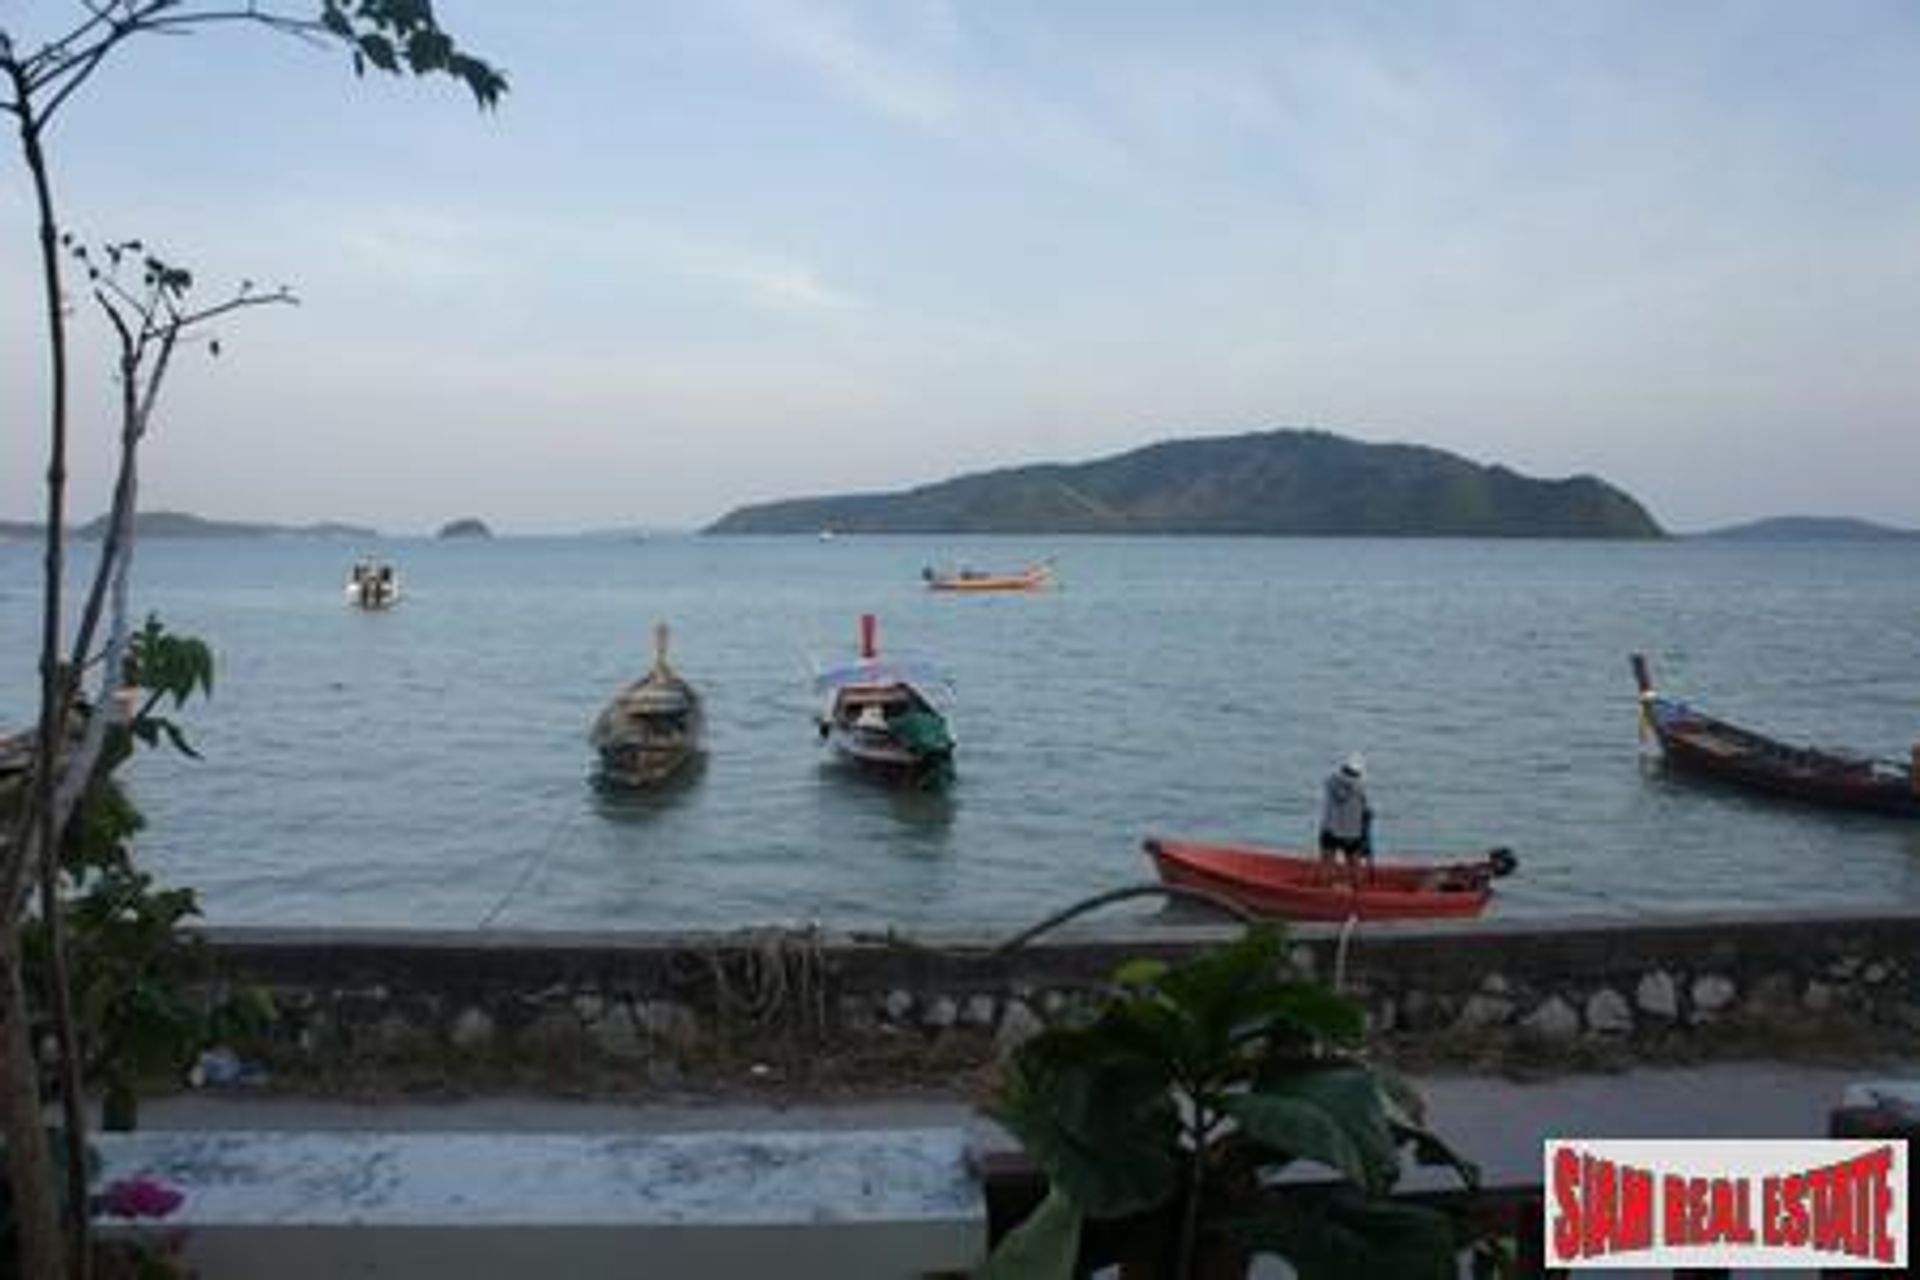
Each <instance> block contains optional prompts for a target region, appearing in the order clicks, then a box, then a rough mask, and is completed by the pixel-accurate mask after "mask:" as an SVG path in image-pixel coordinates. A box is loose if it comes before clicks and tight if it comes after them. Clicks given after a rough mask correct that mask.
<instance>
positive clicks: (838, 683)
mask: <svg viewBox="0 0 1920 1280" xmlns="http://www.w3.org/2000/svg"><path fill="white" fill-rule="evenodd" d="M862 684H875V685H887V684H906V685H913V686H915V687H916V688H917V687H922V686H929V685H942V686H947V687H951V684H952V682H951V681H949V680H948V679H947V676H946V673H945V672H943V671H941V670H940V668H939V667H937V666H935V665H934V664H933V663H931V662H928V661H926V660H925V659H918V658H863V659H861V660H860V661H858V662H847V663H842V664H841V665H839V666H834V667H827V668H825V669H824V670H822V671H820V672H818V673H816V674H815V675H814V677H813V691H814V692H815V693H830V692H832V691H834V690H836V689H845V688H848V687H850V686H853V685H862Z"/></svg>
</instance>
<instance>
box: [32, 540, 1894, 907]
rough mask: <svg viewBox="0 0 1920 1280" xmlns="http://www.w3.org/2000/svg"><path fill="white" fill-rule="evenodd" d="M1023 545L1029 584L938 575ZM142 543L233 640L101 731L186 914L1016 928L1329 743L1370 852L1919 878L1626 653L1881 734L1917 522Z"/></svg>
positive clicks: (1614, 902)
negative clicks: (1746, 786)
mask: <svg viewBox="0 0 1920 1280" xmlns="http://www.w3.org/2000/svg"><path fill="white" fill-rule="evenodd" d="M89 554H91V553H90V551H89V550H88V548H87V547H86V546H85V545H84V544H82V545H81V546H80V547H78V548H76V555H77V557H78V559H79V561H80V564H79V565H78V567H79V568H80V569H82V570H84V568H85V567H86V565H85V560H86V557H87V556H88V555H89ZM365 555H377V556H381V557H384V558H386V559H388V560H390V561H391V562H392V563H393V564H394V565H395V566H396V567H397V568H398V570H399V572H400V574H401V577H402V581H403V584H404V591H405V595H404V599H403V601H402V602H401V604H400V605H399V606H398V607H397V608H394V609H393V610H391V611H388V612H384V613H364V612H360V611H358V610H355V609H352V608H349V607H347V606H346V604H345V603H344V594H343V591H342V584H343V582H344V580H345V578H346V575H347V571H348V569H349V567H350V565H351V564H352V562H353V561H354V560H355V559H356V558H358V557H361V556H365ZM1043 558H1050V559H1051V560H1052V561H1053V563H1054V566H1055V570H1056V574H1057V583H1058V588H1057V589H1056V590H1051V591H1047V592H1043V593H1035V594H1015V595H977V596H953V595H945V594H936V593H932V592H929V591H927V590H926V589H925V588H924V586H923V584H922V581H921V572H922V569H923V568H925V567H928V566H938V567H955V566H960V565H971V566H974V567H978V568H982V569H996V570H1005V569H1012V568H1018V567H1020V566H1023V565H1026V564H1028V563H1030V562H1033V561H1036V560H1040V559H1043ZM39 572H40V564H39V556H38V549H37V548H36V547H35V546H33V545H31V544H27V543H11V544H6V545H4V546H0V654H4V655H5V665H4V669H3V670H0V726H9V727H17V726H22V725H25V724H27V723H29V722H30V721H31V719H32V716H33V706H34V681H35V676H34V662H35V655H36V653H37V634H38V632H37V628H38V575H39ZM135 582H136V588H135V596H136V602H137V609H138V611H139V612H140V613H141V614H142V615H144V614H145V613H147V612H154V613H158V614H159V615H160V616H161V617H162V618H163V619H164V620H165V621H166V622H167V624H168V625H170V626H171V627H173V628H174V629H176V630H179V631H184V632H188V633H192V634H195V635H198V636H200V637H201V638H203V639H205V640H206V641H208V642H209V643H210V644H211V645H212V647H213V648H214V650H215V652H216V654H217V658H218V671H217V680H216V685H215V688H214V692H213V696H212V698H211V699H210V700H207V701H205V702H198V701H196V702H194V703H192V704H190V705H188V706H187V707H185V708H183V709H181V710H180V711H179V712H178V717H179V719H180V720H181V721H182V723H183V724H184V725H186V726H187V728H188V731H189V733H190V735H191V738H192V741H193V742H194V744H195V745H196V747H197V748H198V750H199V752H200V756H201V758H200V759H198V760H192V759H186V758H184V757H179V756H175V755H171V754H162V753H147V754H145V755H143V756H142V757H141V758H139V759H138V760H137V761H136V762H135V763H134V764H133V765H131V766H130V767H129V771H128V776H129V780H130V783H131V786H132V790H133V792H134V795H135V797H136V800H137V802H138V803H139V804H140V806H141V807H142V808H143V809H144V811H145V813H146V815H147V818H148V827H147V829H146V830H145V831H144V832H143V833H142V834H141V836H140V838H139V846H140V852H141V854H142V856H143V858H144V859H145V862H146V865H148V866H149V867H150V868H151V869H152V870H154V871H155V872H156V874H158V875H159V876H160V877H161V878H162V879H164V880H166V881H168V882H170V883H175V884H183V885H190V886H192V887H193V888H194V889H196V890H197V891H198V894H199V898H200V902H201V905H202V908H203V910H204V912H205V916H206V918H207V919H208V920H209V921H210V922H212V923H215V924H267V923H275V924H296V923H297V924H329V925H332V924H339V925H381V926H414V927H426V928H449V929H473V928H488V929H522V928H537V929H559V928H566V929H596V930H597V929H647V930H665V929H685V928H702V929H706V928H714V929H730V928H744V927H750V926H762V925H784V926H797V925H804V924H810V923H818V924H821V925H823V926H826V927H828V928H836V929H868V928H875V929H877V928H895V929H900V930H903V931H908V932H920V933H952V932H956V931H971V930H980V931H992V930H996V929H1006V928H1012V927H1015V926H1018V925H1021V924H1025V923H1029V922H1031V921H1034V920H1036V919H1038V918H1040V917H1042V916H1044V915H1046V914H1048V913H1049V912H1051V911H1053V910H1055V909H1056V908H1059V907H1062V906H1065V905H1067V904H1069V903H1072V902H1074V901H1075V900H1077V899H1080V898H1083V897H1086V896H1088V895H1092V894H1095V893H1098V892H1101V891H1103V890H1107V889H1114V888H1119V887H1122V886H1125V885H1129V884H1137V883H1141V882H1144V881H1148V880H1150V879H1151V878H1152V871H1151V867H1150V865H1149V863H1148V861H1147V859H1146V858H1145V856H1144V855H1143V853H1142V851H1141V841H1142V839H1143V838H1144V837H1146V836H1149V835H1153V834H1162V835H1176V836H1185V837H1193V838H1202V839H1218V840H1230V841H1248V842H1255V843H1261V844H1266V845H1273V846H1295V847H1303V846H1310V845H1311V844H1312V842H1313V840H1314V836H1315V833H1316V829H1317V808H1318V802H1319V795H1320V788H1321V783H1322V780H1323V779H1324V777H1325V776H1326V774H1327V773H1328V772H1329V771H1330V770H1331V769H1332V768H1333V767H1334V766H1335V765H1336V764H1337V763H1338V761H1339V760H1340V759H1341V758H1342V757H1344V756H1345V755H1346V754H1347V753H1349V752H1351V751H1355V750H1358V751H1362V752H1364V753H1365V755H1366V758H1367V761H1368V783H1369V787H1370V790H1371V793H1372V797H1373V804H1374V808H1375V810H1376V811H1377V814H1378V817H1377V824H1376V841H1377V844H1378V846H1379V850H1380V855H1381V857H1382V858H1388V857H1393V856H1396V855H1402V854H1404V855H1408V856H1414V855H1419V856H1446V857H1466V856H1472V855H1476V854H1478V853H1480V852H1481V851H1484V850H1485V849H1487V848H1489V847H1492V846H1495V845H1505V846H1508V847H1510V848H1512V849H1513V850H1514V851H1515V853H1516V854H1517V856H1518V858H1519V870H1518V872H1517V873H1516V874H1515V875H1514V876H1513V877H1512V878H1510V879H1508V880H1505V881H1502V882H1500V884H1499V886H1498V889H1499V892H1498V896H1497V898H1496V899H1495V902H1494V904H1493V906H1492V908H1491V914H1492V915H1493V916H1494V917H1506V918H1515V919H1536V920H1537V919H1557V918H1565V917H1608V918H1631V917H1656V916H1661V915H1665V914H1670V913H1679V912H1699V911H1719V910H1725V911H1745V910H1753V909H1761V910H1782V909H1784V910H1808V911H1814V910H1828V909H1873V908H1889V907H1900V906H1911V905H1914V904H1916V903H1920V822H1912V821H1907V822H1902V821H1900V820H1898V819H1888V818H1877V817H1872V816H1862V815H1851V814H1839V813H1829V812H1823V811H1819V810H1813V809H1807V808H1801V807H1798V806H1795V805H1792V804H1789V803H1785V802H1780V801H1774V800H1769V799H1766V798H1763V797H1758V796H1753V795H1748V794H1744V793H1740V792H1736V791H1730V790H1727V789H1724V788H1722V787H1717V786H1713V785H1704V784H1701V783H1698V782H1692V781H1687V780H1684V779H1681V778H1676V777H1670V776H1668V775H1667V774H1666V773H1665V772H1664V771H1663V770H1662V769H1661V768H1660V767H1659V764H1658V761H1657V757H1654V756H1651V755H1650V754H1649V751H1650V748H1649V745H1648V744H1647V743H1645V742H1643V741H1642V739H1641V736H1640V734H1639V732H1638V723H1637V716H1636V704H1635V697H1634V687H1633V683H1632V680H1631V678H1630V675H1629V672H1628V665H1627V657H1628V654H1629V653H1632V652H1634V651H1644V652H1645V653H1646V654H1647V655H1648V656H1649V658H1650V659H1651V660H1652V663H1653V668H1654V673H1655V676H1656V680H1657V681H1658V683H1659V685H1660V686H1661V688H1662V689H1663V691H1665V692H1668V693H1671V694H1674V695H1677V696H1680V697H1684V698H1686V699H1688V700H1690V701H1692V702H1694V703H1696V704H1697V705H1699V706H1701V707H1702V708H1704V709H1707V710H1710V711H1712V712H1713V713H1715V714H1718V715H1720V716H1722V717H1723V718H1727V719H1731V720H1734V721H1736V722H1739V723H1742V724H1746V725H1749V726H1751V727H1754V728H1759V729H1762V730H1764V731H1767V732H1770V733H1773V734H1775V735H1776V736H1781V737H1786V738H1791V739H1796V740H1801V741H1807V742H1813V743H1818V744H1823V745H1843V746H1846V747H1849V748H1851V749H1854V750H1856V751H1860V752H1863V753H1869V754H1878V755H1885V756H1889V757H1892V758H1895V759H1901V760H1904V759H1905V758H1906V756H1907V752H1908V750H1909V749H1910V746H1911V744H1912V743H1913V742H1914V741H1915V739H1916V738H1917V737H1920V543H1916V542H1905V543H1901V542H1887V543H1874V542H1845V543H1843V542H1822V543H1811V542H1809V543H1750V542H1734V541H1716V540H1703V539H1674V540H1669V541H1659V542H1559V541H1532V540H1526V541H1475V540H1452V539H1450V540H1422V539H1379V540H1370V539H1362V540H1346V539H1312V538H1300V539H1266V538H1148V537H1132V538H1074V537H994V538H985V537H967V538H954V537H856V536H845V535H843V536H840V537H836V538H833V539H831V540H823V539H820V538H816V537H804V538H801V537H794V538H752V537H725V538H720V537H700V536H691V535H689V536H650V537H646V538H644V539H614V538H598V539H589V538H499V539H494V540H491V541H432V540H404V539H400V540H385V541H369V542H347V541H330V540H318V539H262V540H206V541H194V540H178V541H174V540H168V541H160V540H153V541H149V542H147V543H145V544H143V545H141V546H140V548H139V551H138V560H137V564H136V567H135ZM863 613H871V614H874V615H876V617H877V618H878V620H879V622H878V626H879V637H880V647H881V650H882V652H883V653H891V654H898V655H901V656H915V657H919V658H925V659H930V660H932V661H934V662H936V663H938V664H939V665H940V666H941V667H942V668H943V669H944V670H945V671H946V672H947V674H948V687H947V688H946V689H944V690H943V691H941V693H940V695H939V696H940V697H941V699H942V704H943V707H944V709H945V710H947V711H948V713H949V716H950V720H951V724H952V727H953V732H954V735H955V737H956V739H957V741H958V744H959V745H958V754H957V764H958V778H957V781H956V782H955V784H954V785H953V786H952V787H951V788H950V789H949V790H947V791H946V792H944V793H936V794H929V793H924V792H918V791H902V790H897V789H889V788H887V787H884V786H880V785H876V784H875V783H874V782H872V781H871V780H869V779H867V778H866V777H863V776H861V775H858V774H856V773H853V772H850V771H849V770H848V769H846V768H845V767H843V766H841V765H839V764H836V763H835V762H833V761H832V760H830V759H828V758H827V757H826V756H825V755H823V752H822V748H821V746H820V743H819V741H818V737H817V735H816V733H815V729H814V723H813V718H812V717H813V713H814V711H815V710H816V708H817V705H818V704H817V701H816V698H815V695H814V693H813V691H812V685H811V677H812V673H813V672H814V670H815V669H816V668H817V667H818V666H820V665H823V664H826V663H830V662H832V661H835V660H838V659H842V658H846V657H849V656H851V655H852V654H853V652H854V649H855V644H856V637H857V627H858V619H859V617H860V615H861V614H863ZM660 621H664V622H667V623H669V624H670V625H671V627H672V629H673V658H674V662H675V664H676V666H677V667H678V668H679V669H680V670H681V671H682V672H683V674H685V675H686V676H687V677H688V678H690V679H691V680H692V681H694V682H695V683H696V684H697V685H698V686H699V688H700V689H701V690H702V692H703V693H704V695H705V698H706V702H707V708H708V717H709V732H708V747H709V755H708V759H707V762H706V765H705V767H704V768H703V769H702V770H701V771H699V772H698V773H697V774H696V775H695V776H693V777H692V778H690V779H689V780H688V781H687V782H686V783H685V784H684V785H681V786H679V787H676V788H674V789H672V790H670V791H668V792H666V793H664V794H662V795H659V796H653V797H648V798H645V799H641V800H632V799H621V798H617V797H611V796H608V795H606V794H603V793H602V792H601V791H600V790H598V789H597V788H596V787H595V786H594V785H592V782H591V766H592V762H593V761H592V753H591V751H590V750H589V748H588V745H587V730H588V726H589V725H590V723H591V722H592V720H593V718H594V716H595V714H596V713H597V712H598V711H599V709H600V708H601V706H602V705H603V704H604V703H605V702H606V701H607V699H608V698H609V696H610V695H612V694H613V693H614V692H615V690H616V689H617V688H618V687H619V686H620V685H621V684H622V683H623V682H626V681H628V680H631V679H634V678H635V677H637V676H639V675H640V674H642V673H643V672H644V671H645V669H646V668H647V666H648V663H649V659H650V655H651V647H652V639H651V633H652V628H653V626H654V624H655V623H656V622H660ZM1153 910H1154V908H1153V907H1151V906H1150V905H1149V906H1142V905H1140V904H1133V905H1130V906H1129V907H1126V908H1122V909H1120V912H1119V913H1120V914H1127V913H1129V912H1132V913H1135V914H1138V913H1140V912H1143V911H1144V912H1151V911H1153Z"/></svg>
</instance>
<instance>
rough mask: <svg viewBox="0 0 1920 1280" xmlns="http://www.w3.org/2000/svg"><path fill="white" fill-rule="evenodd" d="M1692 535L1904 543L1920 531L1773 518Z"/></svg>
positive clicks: (1848, 520) (1850, 521)
mask: <svg viewBox="0 0 1920 1280" xmlns="http://www.w3.org/2000/svg"><path fill="white" fill-rule="evenodd" d="M1691 536H1693V537H1696V538H1725V539H1728V540H1730V541H1735V542H1901V541H1905V540H1907V539H1912V538H1920V529H1901V528H1896V527H1895V526H1893V525H1890V524H1876V523H1874V522H1873V521H1871V520H1856V519H1854V518H1853V517H1852V516H1773V517H1770V518H1769V519H1766V520H1749V521H1748V522H1746V523H1745V524H1733V525H1728V526H1726V527H1725V528H1722V529H1707V530H1705V531H1703V532H1701V533H1696V534H1693V535H1691Z"/></svg>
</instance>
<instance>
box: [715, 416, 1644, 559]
mask: <svg viewBox="0 0 1920 1280" xmlns="http://www.w3.org/2000/svg"><path fill="white" fill-rule="evenodd" d="M826 529H831V530H833V531H835V532H837V533H1024V534H1034V533H1160V534H1273V535H1318V536H1382V535H1387V536H1412V537H1435V536H1441V537H1446V536H1456V537H1532V538H1657V537H1661V536H1663V531H1662V530H1661V528H1660V526H1659V525H1658V524H1657V523H1656V522H1655V521H1654V519H1653V517H1652V516H1650V515H1648V514H1647V512H1646V509H1645V508H1643V507H1642V506H1641V505H1640V503H1639V502H1637V501H1636V500H1635V499H1634V498H1632V497H1631V496H1629V495H1628V494H1626V493H1625V492H1623V491H1621V490H1620V489H1617V488H1615V487H1614V486H1612V485H1610V484H1608V483H1606V482H1605V481H1603V480H1599V479H1596V478H1594V477H1592V476H1575V477H1571V478H1569V479H1564V480H1538V479H1533V478H1531V477H1528V476H1523V475H1520V474H1518V473H1516V472H1513V471H1510V470H1508V469H1507V468H1505V467H1502V466H1482V465H1480V464H1478V463H1475V462H1470V461H1468V460H1467V459H1465V458H1462V457H1459V456H1458V455H1456V454H1451V453H1446V452H1444V451H1442V450H1439V449H1432V448H1427V447H1425V446H1421V445H1406V444H1366V443H1363V442H1361V441H1358V440H1351V439H1347V438H1345V437H1342V436H1337V435H1333V434H1331V433H1329V432H1326V431H1314V430H1279V431H1264V432H1255V433H1251V434H1247V435H1236V436H1215V437H1209V438H1202V439H1192V440H1168V441H1164V442H1162V443H1159V444H1152V445H1148V446H1146V447H1145V448H1140V449H1134V450H1131V451H1130V452H1127V453H1122V454H1116V455H1114V456H1112V457H1107V458H1101V459H1097V460H1095V461H1092V462H1083V463H1077V464H1060V463H1046V464H1041V465H1036V466H1027V467H1014V468H1009V469H1006V470H1002V471H987V472H978V473H975V474H972V475H964V476H960V477H957V478H955V479H951V480H945V481H941V482H940V483H938V484H931V485H923V486H921V487H919V488H915V489H908V490H905V491H902V492H896V493H869V494H848V495H842V496H838V497H820V498H795V499H788V500H786V501H780V502H768V503H761V504H757V505H754V506H747V507H740V508H738V509H736V510H734V511H731V512H728V513H727V514H726V515H725V516H724V517H722V518H721V519H720V520H718V521H716V522H715V523H714V524H712V525H711V526H709V527H708V529H707V530H706V532H708V533H718V534H729V533H739V534H748V533H815V532H818V531H820V530H826Z"/></svg>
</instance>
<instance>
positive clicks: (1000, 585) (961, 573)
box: [920, 561, 1053, 591]
mask: <svg viewBox="0 0 1920 1280" xmlns="http://www.w3.org/2000/svg"><path fill="white" fill-rule="evenodd" d="M920 577H921V579H922V580H923V581H925V582H926V584H927V590H929V591H1044V590H1045V589H1046V588H1047V587H1048V586H1050V585H1052V582H1053V565H1052V564H1051V563H1049V562H1045V561H1043V562H1042V563H1040V564H1030V565H1028V566H1027V567H1026V568H1024V569H1022V570H1020V571H1019V572H1017V573H988V572H985V571H983V570H980V569H971V568H963V569H955V570H952V571H949V572H944V573H943V572H941V571H940V570H938V569H935V568H933V567H932V566H931V565H929V566H928V567H927V568H925V569H922V570H921V571H920Z"/></svg>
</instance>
